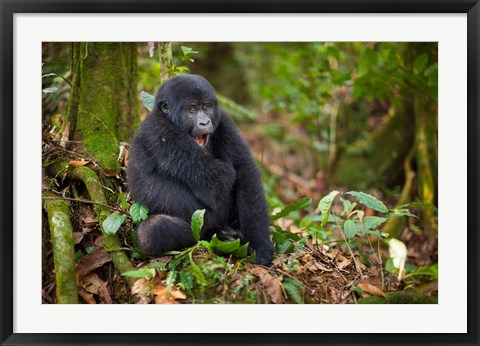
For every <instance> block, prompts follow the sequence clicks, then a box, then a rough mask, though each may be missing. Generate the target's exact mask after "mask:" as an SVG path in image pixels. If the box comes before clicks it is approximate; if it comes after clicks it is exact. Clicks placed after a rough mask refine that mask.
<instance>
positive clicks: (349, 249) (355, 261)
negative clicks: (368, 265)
mask: <svg viewBox="0 0 480 346" xmlns="http://www.w3.org/2000/svg"><path fill="white" fill-rule="evenodd" d="M336 206H337V205H336V204H335V206H334V207H333V208H332V209H331V210H334V209H335V208H336ZM332 215H333V218H334V219H335V223H336V224H337V227H338V229H339V230H340V233H342V236H343V240H344V241H345V244H346V245H347V248H348V251H350V254H351V255H352V259H353V263H355V268H357V272H358V274H360V276H363V273H362V269H361V268H360V266H359V265H358V263H357V260H356V258H355V255H354V254H353V251H352V248H351V247H350V244H348V241H347V237H346V236H345V232H344V231H343V229H342V227H341V226H340V224H339V223H338V220H337V216H336V215H335V214H334V213H333V212H332Z"/></svg>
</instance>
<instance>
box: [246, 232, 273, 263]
mask: <svg viewBox="0 0 480 346" xmlns="http://www.w3.org/2000/svg"><path fill="white" fill-rule="evenodd" d="M249 249H250V251H252V252H253V251H255V253H256V255H255V259H254V260H253V263H256V264H261V265H264V266H266V265H269V264H270V262H271V261H272V258H273V253H274V252H275V249H274V247H273V244H272V242H271V241H270V239H269V238H268V237H265V238H257V239H256V240H250V245H249Z"/></svg>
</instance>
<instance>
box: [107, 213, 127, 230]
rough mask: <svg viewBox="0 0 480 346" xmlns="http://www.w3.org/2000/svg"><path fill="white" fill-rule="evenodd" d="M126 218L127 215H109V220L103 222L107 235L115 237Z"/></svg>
mask: <svg viewBox="0 0 480 346" xmlns="http://www.w3.org/2000/svg"><path fill="white" fill-rule="evenodd" d="M126 218H127V215H125V214H122V215H120V214H110V215H108V216H107V218H106V219H105V220H104V221H103V222H102V227H103V229H104V230H105V233H106V234H108V235H115V233H117V231H118V229H119V228H120V226H121V225H122V224H123V222H124V221H125V219H126Z"/></svg>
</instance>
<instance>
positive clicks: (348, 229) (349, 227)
mask: <svg viewBox="0 0 480 346" xmlns="http://www.w3.org/2000/svg"><path fill="white" fill-rule="evenodd" d="M343 230H344V232H345V234H346V235H347V237H348V238H353V237H354V236H355V234H357V226H356V225H355V222H353V221H352V220H347V221H345V223H344V224H343Z"/></svg>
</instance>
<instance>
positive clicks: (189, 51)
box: [180, 46, 198, 55]
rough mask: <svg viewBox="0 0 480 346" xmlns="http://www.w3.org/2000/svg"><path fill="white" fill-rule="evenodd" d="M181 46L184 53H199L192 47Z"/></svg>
mask: <svg viewBox="0 0 480 346" xmlns="http://www.w3.org/2000/svg"><path fill="white" fill-rule="evenodd" d="M180 48H181V49H182V52H183V55H189V54H197V53H198V52H197V51H195V50H193V49H192V48H190V47H186V46H181V47H180Z"/></svg>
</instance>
